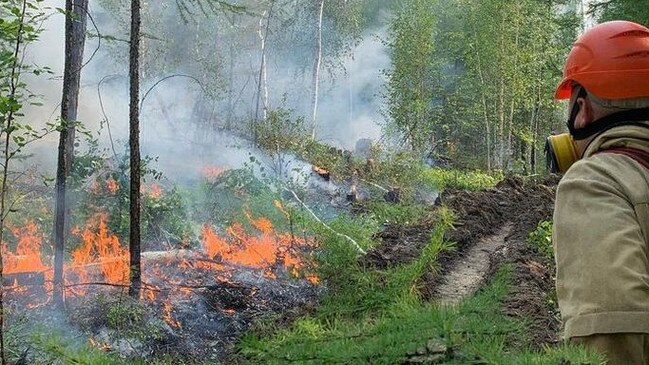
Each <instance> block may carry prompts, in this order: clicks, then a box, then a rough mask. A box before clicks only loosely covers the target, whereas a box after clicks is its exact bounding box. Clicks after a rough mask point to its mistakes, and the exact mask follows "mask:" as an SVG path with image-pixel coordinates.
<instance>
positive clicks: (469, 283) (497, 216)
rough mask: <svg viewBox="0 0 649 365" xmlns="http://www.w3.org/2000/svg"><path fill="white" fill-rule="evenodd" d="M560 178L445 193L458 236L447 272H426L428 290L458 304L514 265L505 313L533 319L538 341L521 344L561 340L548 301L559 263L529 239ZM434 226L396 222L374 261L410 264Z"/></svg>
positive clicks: (452, 234) (442, 201) (548, 211)
mask: <svg viewBox="0 0 649 365" xmlns="http://www.w3.org/2000/svg"><path fill="white" fill-rule="evenodd" d="M557 183H558V179H557V178H556V177H551V178H548V179H545V180H543V181H531V182H524V181H523V180H521V179H520V178H516V177H508V178H506V179H505V180H503V181H502V182H500V183H499V184H498V185H497V186H496V187H494V188H492V189H488V190H485V191H479V192H467V191H459V190H449V191H445V192H444V193H442V194H441V196H440V198H439V199H438V202H437V203H436V204H437V205H445V206H447V207H449V208H451V209H452V210H453V211H454V212H455V214H456V222H455V229H453V230H449V231H448V232H447V233H446V235H445V240H447V241H451V242H455V243H456V247H457V250H456V251H455V252H453V253H450V254H444V255H443V256H442V257H441V258H440V264H441V273H433V272H430V273H428V274H426V275H425V276H424V278H422V280H423V282H424V292H423V294H424V296H425V297H426V298H427V299H429V300H432V301H441V302H447V303H453V302H455V301H457V300H459V299H460V298H461V297H463V296H466V295H469V294H471V293H472V292H474V291H476V290H478V289H479V287H480V286H481V285H482V284H483V283H484V282H485V281H486V280H488V279H489V278H490V277H491V276H492V275H493V274H494V273H495V272H496V271H497V270H498V269H499V268H500V267H501V266H502V265H504V264H509V265H511V266H512V269H513V278H512V281H513V285H512V289H511V293H510V295H509V296H508V297H507V299H506V300H505V302H504V303H503V308H502V309H503V312H504V313H505V314H507V315H511V316H514V317H518V318H526V319H527V320H531V321H532V328H531V329H532V331H533V334H532V342H531V343H521V344H520V345H528V344H529V345H532V346H538V347H542V346H543V345H545V344H549V343H554V342H556V341H557V338H558V332H559V322H558V319H557V316H556V315H555V314H554V313H552V311H551V310H550V308H549V307H548V298H549V295H550V294H551V292H552V290H553V287H554V283H553V280H552V273H553V271H554V266H553V263H552V262H549V261H548V260H547V259H545V258H544V257H543V256H541V255H540V254H539V253H538V252H536V250H535V249H534V248H533V247H531V245H530V244H529V243H528V242H527V237H528V234H529V232H530V231H532V230H534V229H535V227H536V226H537V224H538V223H539V222H540V221H542V220H546V219H551V217H552V210H553V207H554V193H555V187H556V184H557ZM432 224H433V223H432V222H426V223H423V224H421V225H419V226H412V227H391V229H388V230H386V232H383V233H382V234H381V238H382V239H383V244H382V245H381V246H379V247H377V248H376V249H375V250H373V251H372V252H369V253H368V258H367V260H368V262H369V263H370V264H371V265H372V266H376V267H390V266H394V265H398V264H401V263H405V262H409V261H410V260H412V259H413V258H414V257H417V255H418V252H420V250H421V248H422V247H423V246H424V245H425V244H426V242H427V239H428V238H429V237H430V233H431V231H432Z"/></svg>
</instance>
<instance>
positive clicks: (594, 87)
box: [547, 21, 649, 365]
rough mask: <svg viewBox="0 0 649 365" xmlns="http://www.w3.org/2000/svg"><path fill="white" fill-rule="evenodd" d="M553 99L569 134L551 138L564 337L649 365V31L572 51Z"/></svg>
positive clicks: (581, 42)
mask: <svg viewBox="0 0 649 365" xmlns="http://www.w3.org/2000/svg"><path fill="white" fill-rule="evenodd" d="M555 97H556V98H557V99H569V107H568V108H569V113H570V116H569V120H568V128H569V130H570V133H569V134H563V135H559V136H551V137H549V138H548V145H547V152H548V157H549V165H550V167H551V168H553V169H554V170H556V171H561V172H566V170H567V172H566V174H565V175H564V176H563V178H562V180H561V182H560V183H559V186H558V188H557V195H556V205H555V210H554V232H553V244H554V248H555V255H556V264H557V279H556V285H557V298H558V302H559V309H560V311H561V317H562V321H563V325H564V337H565V338H567V339H569V340H570V341H571V342H573V343H580V344H583V345H585V346H586V347H587V348H590V349H593V350H597V351H598V352H600V353H602V354H603V355H604V356H605V357H606V359H607V360H608V364H609V365H616V364H649V245H648V242H649V241H648V235H649V123H648V122H647V121H649V29H647V28H646V27H644V26H642V25H639V24H636V23H632V22H627V21H613V22H606V23H602V24H600V25H597V26H595V27H593V28H591V29H589V30H587V31H586V32H585V33H584V34H583V35H581V36H580V37H579V39H578V40H577V42H576V43H575V44H574V45H573V47H572V50H571V52H570V54H569V55H568V58H567V60H566V64H565V67H564V78H563V81H562V82H561V84H560V85H559V86H558V88H557V91H556V95H555Z"/></svg>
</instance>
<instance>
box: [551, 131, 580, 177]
mask: <svg viewBox="0 0 649 365" xmlns="http://www.w3.org/2000/svg"><path fill="white" fill-rule="evenodd" d="M545 157H546V166H547V168H548V170H549V171H550V172H552V173H564V172H566V171H568V169H569V168H570V166H572V164H573V163H575V162H576V161H577V160H578V159H579V156H578V155H577V146H576V145H575V141H574V140H573V139H572V136H571V135H570V133H562V134H558V135H555V136H550V137H548V139H547V140H546V142H545Z"/></svg>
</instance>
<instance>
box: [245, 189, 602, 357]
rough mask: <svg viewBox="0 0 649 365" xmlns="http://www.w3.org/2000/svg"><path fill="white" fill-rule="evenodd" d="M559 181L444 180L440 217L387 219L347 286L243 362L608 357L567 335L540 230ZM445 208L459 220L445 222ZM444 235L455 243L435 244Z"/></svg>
mask: <svg viewBox="0 0 649 365" xmlns="http://www.w3.org/2000/svg"><path fill="white" fill-rule="evenodd" d="M558 181H559V179H558V177H555V176H551V177H545V178H525V179H523V178H520V177H506V178H505V179H504V180H502V181H500V182H499V183H498V184H496V185H495V186H493V187H492V188H488V189H478V190H476V191H467V190H459V189H453V188H450V189H446V190H444V191H443V192H442V193H441V195H440V196H439V198H438V199H437V201H436V202H435V204H434V205H433V206H427V208H426V209H427V210H428V211H429V212H432V213H435V214H433V215H432V217H433V218H430V219H427V218H424V219H419V220H417V221H416V222H414V223H410V224H400V223H391V224H387V225H386V226H385V227H384V228H383V229H382V230H381V231H380V232H379V233H377V234H376V235H375V237H374V238H373V239H374V240H375V241H377V242H379V244H378V245H375V246H373V247H372V248H371V249H369V250H368V252H367V255H364V256H363V257H362V258H360V259H359V263H360V267H361V272H360V273H356V272H354V271H353V270H350V271H349V272H345V270H341V271H340V273H339V277H343V278H342V280H341V281H342V284H340V285H343V286H341V288H343V289H342V290H340V288H337V289H336V290H337V291H336V292H334V293H332V296H331V297H329V298H325V299H324V301H323V303H322V304H321V306H322V308H320V309H318V310H317V311H316V312H315V313H312V314H311V315H309V316H307V317H305V318H301V319H298V320H297V321H296V322H295V323H293V324H292V325H290V326H289V328H287V329H280V330H278V331H277V330H273V331H270V332H266V333H264V331H262V332H261V334H259V335H252V336H250V337H248V338H246V339H244V341H243V342H242V344H241V347H240V349H241V350H240V355H241V354H243V357H242V359H235V363H237V364H238V363H241V364H243V363H246V364H250V363H255V364H256V363H259V364H262V363H263V364H294V363H300V364H467V363H471V364H548V365H558V364H562V365H566V364H597V363H599V357H598V356H597V355H594V354H592V353H588V352H586V351H584V350H583V349H581V348H578V347H574V346H570V345H568V344H565V343H563V342H562V341H560V340H559V339H560V336H561V327H560V317H559V314H558V312H557V307H556V300H555V294H554V279H553V276H554V262H553V258H552V255H551V253H550V254H548V252H547V251H545V252H544V249H543V248H540V247H538V246H536V244H534V243H532V241H533V240H532V239H530V234H531V232H537V231H538V229H539V227H540V223H541V222H548V221H551V218H552V212H553V207H554V196H555V189H556V185H557V183H558ZM445 209H448V210H450V211H451V212H452V215H453V218H452V225H451V226H450V227H448V226H443V225H442V226H443V229H441V230H440V227H441V226H440V220H439V216H440V215H443V214H444V213H443V212H444V210H445ZM435 217H436V218H435ZM439 232H441V233H442V236H443V237H438V236H437V235H438V234H439ZM547 233H548V232H547V231H544V232H543V235H542V236H543V239H544V241H543V242H544V243H545V244H549V239H548V237H547ZM435 242H442V243H437V244H438V245H441V247H444V248H440V249H437V250H435V249H433V250H432V251H434V254H432V255H431V252H432V251H431V247H433V246H435V245H436V243H435ZM430 257H434V258H433V259H432V260H430V261H427V260H428V258H430ZM413 268H414V269H413ZM418 268H424V269H423V271H418ZM413 273H415V274H414V275H415V277H413ZM404 277H405V278H406V279H404ZM413 279H414V280H413ZM347 282H351V283H353V284H352V285H350V287H351V289H350V290H349V293H348V292H347V291H346V290H345V289H344V285H345V283H347ZM367 283H370V284H367ZM237 360H239V361H238V362H237Z"/></svg>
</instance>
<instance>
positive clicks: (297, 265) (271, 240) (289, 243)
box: [202, 212, 315, 282]
mask: <svg viewBox="0 0 649 365" xmlns="http://www.w3.org/2000/svg"><path fill="white" fill-rule="evenodd" d="M245 215H246V217H247V218H248V220H249V221H250V223H251V225H252V226H253V227H254V228H255V229H256V230H258V231H259V232H260V234H257V235H251V234H248V233H247V232H246V231H245V230H244V228H243V226H242V225H241V224H238V223H235V224H233V225H231V226H230V227H228V228H227V229H226V232H227V233H228V235H229V237H228V238H224V237H222V236H220V235H218V234H217V233H215V232H214V230H213V229H212V228H211V227H210V226H209V225H205V226H203V230H202V237H203V239H202V243H203V250H204V252H205V254H206V255H207V256H208V257H209V258H212V259H217V260H221V261H223V262H227V263H231V264H235V265H242V266H248V267H253V268H259V269H265V274H266V276H268V277H274V276H275V275H274V274H273V273H272V271H271V269H272V268H273V267H275V266H277V265H281V266H283V267H284V268H286V269H287V270H288V271H289V272H291V273H292V274H293V275H294V276H300V270H301V269H302V268H303V267H304V263H303V260H302V257H301V256H302V255H301V254H300V250H299V248H300V247H304V246H307V245H309V243H308V242H306V241H305V240H304V239H300V238H298V237H295V236H293V235H291V234H287V233H278V232H276V231H275V229H274V227H273V224H272V223H271V222H270V220H268V219H267V218H263V217H262V218H256V219H255V218H253V217H252V215H251V214H250V213H249V212H245ZM311 281H312V282H314V281H315V280H311Z"/></svg>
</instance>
